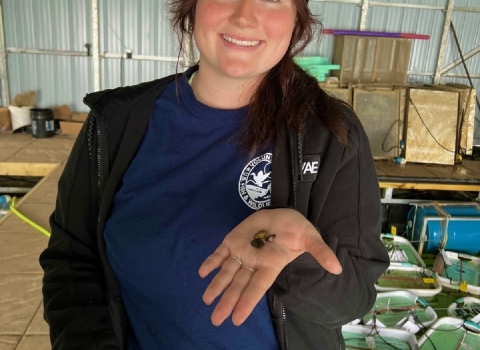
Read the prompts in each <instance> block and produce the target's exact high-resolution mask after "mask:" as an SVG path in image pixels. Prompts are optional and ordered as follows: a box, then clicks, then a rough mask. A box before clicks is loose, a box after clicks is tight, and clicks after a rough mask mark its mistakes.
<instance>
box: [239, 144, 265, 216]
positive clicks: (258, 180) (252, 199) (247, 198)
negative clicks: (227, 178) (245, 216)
mask: <svg viewBox="0 0 480 350" xmlns="http://www.w3.org/2000/svg"><path fill="white" fill-rule="evenodd" d="M271 166H272V154H271V153H265V154H263V155H261V156H259V157H257V158H255V159H253V160H251V161H250V162H249V163H248V164H247V165H246V166H245V168H243V171H242V174H241V175H240V181H239V182H238V192H239V193H240V197H242V199H243V201H244V202H245V204H246V205H248V206H249V207H250V208H252V209H255V210H258V209H261V208H264V207H267V206H269V205H270V199H271V197H272V178H271V173H272V171H271Z"/></svg>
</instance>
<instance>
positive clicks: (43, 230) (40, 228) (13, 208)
mask: <svg viewBox="0 0 480 350" xmlns="http://www.w3.org/2000/svg"><path fill="white" fill-rule="evenodd" d="M16 201H17V198H16V197H13V198H12V201H11V203H10V210H11V211H12V213H14V214H15V215H16V216H18V217H19V218H20V220H22V221H24V222H26V223H27V224H29V225H30V226H32V227H33V228H35V229H37V230H38V231H40V232H41V233H43V234H44V235H45V236H47V237H50V232H48V231H47V230H46V229H44V228H43V227H42V226H40V225H39V224H37V223H36V222H34V221H33V220H31V219H29V218H27V217H26V216H25V215H23V214H22V213H20V212H19V211H18V210H17V208H15V203H16Z"/></svg>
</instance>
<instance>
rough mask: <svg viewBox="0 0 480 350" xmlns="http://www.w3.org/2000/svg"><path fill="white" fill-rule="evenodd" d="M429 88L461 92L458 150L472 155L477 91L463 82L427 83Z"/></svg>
mask: <svg viewBox="0 0 480 350" xmlns="http://www.w3.org/2000/svg"><path fill="white" fill-rule="evenodd" d="M427 87H428V88H431V89H434V90H442V91H454V92H458V93H459V101H458V126H459V128H460V132H459V133H458V135H459V137H460V139H459V140H457V143H458V147H457V152H458V153H459V154H462V155H464V154H467V155H472V149H473V135H474V127H475V108H476V101H475V96H476V95H477V91H476V90H475V89H473V88H471V87H470V86H467V85H463V84H454V83H451V84H447V85H427Z"/></svg>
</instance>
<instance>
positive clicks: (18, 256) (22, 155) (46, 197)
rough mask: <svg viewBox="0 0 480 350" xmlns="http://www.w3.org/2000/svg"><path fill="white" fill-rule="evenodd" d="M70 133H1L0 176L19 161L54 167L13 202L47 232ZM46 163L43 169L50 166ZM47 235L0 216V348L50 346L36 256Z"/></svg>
mask: <svg viewBox="0 0 480 350" xmlns="http://www.w3.org/2000/svg"><path fill="white" fill-rule="evenodd" d="M74 140H75V139H74V138H73V137H67V136H54V137H53V138H51V139H38V140H36V139H34V138H32V137H31V136H30V135H27V134H14V135H5V134H0V174H5V173H8V170H7V168H8V167H12V166H13V168H14V169H15V171H18V169H20V168H21V167H19V166H18V165H19V164H24V165H25V166H26V169H27V170H26V171H27V172H28V168H29V166H28V165H29V164H32V168H35V166H36V165H35V164H40V163H41V164H49V165H52V167H50V168H51V169H53V168H55V167H56V169H55V170H53V171H52V172H50V173H49V174H48V175H47V176H45V177H44V178H43V179H42V180H41V181H40V182H39V183H38V184H37V185H36V186H35V187H34V188H33V189H32V190H31V191H30V192H29V193H28V194H26V195H25V196H24V197H23V198H22V199H21V200H20V201H19V202H18V204H17V208H18V210H19V211H20V212H21V213H22V214H24V215H25V216H27V217H28V218H30V219H32V220H33V221H35V222H36V223H38V224H40V225H41V226H42V227H44V228H46V229H48V230H49V231H50V227H49V225H48V217H49V216H50V214H51V213H52V211H53V208H54V205H55V198H56V193H57V182H58V178H59V177H60V175H61V173H62V171H63V164H64V163H65V161H66V159H67V158H68V155H69V153H70V150H71V147H72V145H73V142H74ZM13 168H12V169H13ZM50 168H49V167H47V168H46V169H47V172H48V171H49V170H48V169H50ZM47 243H48V237H46V236H45V235H43V234H42V233H41V232H40V231H37V230H36V229H34V228H33V227H31V226H30V225H28V224H26V223H25V222H23V221H22V220H20V219H19V218H18V217H17V216H16V215H14V214H13V213H9V214H8V215H7V216H5V217H3V218H2V219H0V350H27V349H28V350H30V349H34V350H47V349H51V346H50V340H49V335H48V334H49V330H48V325H47V324H46V322H45V321H44V320H43V316H42V313H43V304H42V292H41V288H42V276H43V270H42V269H41V267H40V265H39V263H38V257H39V254H40V253H41V252H42V251H43V249H45V247H46V246H47Z"/></svg>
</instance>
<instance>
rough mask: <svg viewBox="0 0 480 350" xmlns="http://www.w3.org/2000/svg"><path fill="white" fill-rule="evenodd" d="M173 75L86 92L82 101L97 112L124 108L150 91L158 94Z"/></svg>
mask: <svg viewBox="0 0 480 350" xmlns="http://www.w3.org/2000/svg"><path fill="white" fill-rule="evenodd" d="M175 76H176V75H170V76H167V77H164V78H161V79H155V80H152V81H148V82H143V83H140V84H137V85H130V86H125V87H118V88H115V89H106V90H102V91H97V92H93V93H90V94H87V95H86V96H85V98H84V99H83V102H84V103H85V104H86V105H87V106H89V107H90V108H91V109H93V110H95V111H97V112H99V113H104V112H105V111H108V112H114V111H115V110H125V108H128V106H130V105H132V104H134V103H136V102H137V101H138V100H139V99H141V98H142V97H143V96H145V95H148V94H150V93H155V94H157V95H158V93H160V92H161V91H162V90H163V89H164V88H165V87H166V86H167V85H168V84H169V83H171V82H172V81H174V80H175Z"/></svg>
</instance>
